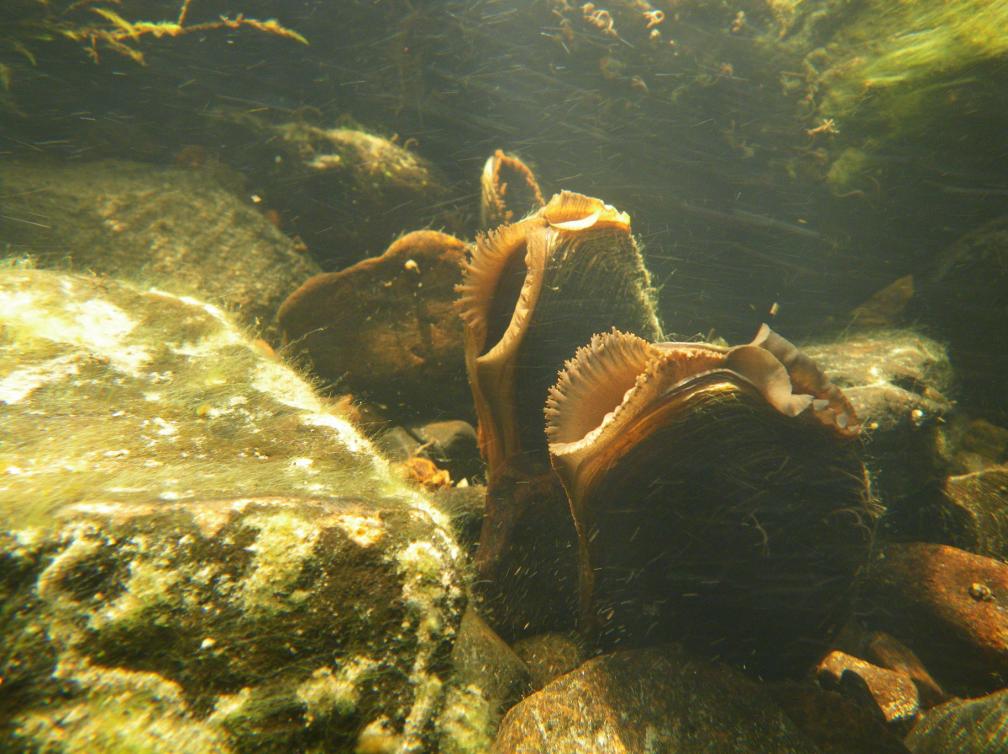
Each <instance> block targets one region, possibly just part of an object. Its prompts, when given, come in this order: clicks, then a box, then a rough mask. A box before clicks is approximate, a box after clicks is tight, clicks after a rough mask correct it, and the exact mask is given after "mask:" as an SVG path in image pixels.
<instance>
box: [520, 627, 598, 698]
mask: <svg viewBox="0 0 1008 754" xmlns="http://www.w3.org/2000/svg"><path fill="white" fill-rule="evenodd" d="M511 648H512V649H513V650H514V652H515V654H516V655H518V656H519V657H520V658H522V660H524V661H525V664H526V665H527V666H528V669H529V672H530V673H531V675H532V688H534V689H536V690H537V691H538V690H539V689H541V688H542V687H543V686H545V685H546V684H547V683H549V682H550V681H552V680H553V679H554V678H556V677H557V676H561V675H563V674H564V673H569V672H570V671H572V670H574V668H576V667H577V666H578V665H580V664H581V662H582V661H583V660H584V652H583V651H582V649H581V645H580V643H579V642H578V641H577V640H576V639H575V638H574V637H573V636H572V635H570V634H561V633H545V634H536V635H535V636H527V637H525V638H523V639H518V641H516V642H515V643H514V644H512V645H511Z"/></svg>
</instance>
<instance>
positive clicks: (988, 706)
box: [906, 689, 1008, 754]
mask: <svg viewBox="0 0 1008 754" xmlns="http://www.w3.org/2000/svg"><path fill="white" fill-rule="evenodd" d="M906 745H907V748H908V749H910V751H912V752H913V753H914V754H949V752H956V754H1000V752H1004V751H1006V750H1008V689H1005V690H1003V691H999V692H997V693H995V694H990V695H988V696H984V697H981V698H979V699H953V700H952V701H950V702H946V703H945V704H943V705H941V706H940V707H935V708H934V709H933V710H930V711H929V712H928V713H927V714H925V715H924V716H923V717H922V718H921V719H920V721H919V722H918V723H917V725H916V726H914V729H913V730H912V731H910V735H908V736H907V738H906Z"/></svg>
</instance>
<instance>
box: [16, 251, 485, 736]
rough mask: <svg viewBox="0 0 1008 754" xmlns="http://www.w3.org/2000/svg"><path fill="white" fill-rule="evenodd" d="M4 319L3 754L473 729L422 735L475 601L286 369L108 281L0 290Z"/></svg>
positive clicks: (358, 448) (27, 275)
mask: <svg viewBox="0 0 1008 754" xmlns="http://www.w3.org/2000/svg"><path fill="white" fill-rule="evenodd" d="M0 323H2V328H0V415H2V419H0V422H2V424H3V426H4V432H3V436H2V438H0V469H2V470H3V471H2V473H0V501H2V503H0V597H2V603H3V606H4V607H3V610H2V611H0V631H2V635H3V651H2V652H0V676H2V678H3V684H2V686H0V696H2V707H3V709H4V715H3V717H2V720H0V748H2V749H3V750H5V751H21V750H42V751H47V752H84V751H87V752H100V751H131V752H155V751H169V750H170V751H178V752H185V753H186V754H188V753H189V752H193V754H202V753H203V752H229V751H230V752H246V751H256V752H281V751H283V752H288V751H294V750H298V751H313V752H325V751H352V750H354V749H355V747H359V748H358V750H360V751H389V752H391V751H401V752H407V751H410V752H418V751H429V750H431V747H432V746H433V742H434V741H436V740H442V741H444V740H447V741H449V742H450V741H453V740H454V739H453V738H452V736H453V735H454V733H453V731H457V730H462V729H464V725H463V723H465V722H467V720H466V718H465V715H466V714H468V712H469V708H467V707H461V708H458V707H456V708H455V717H454V718H453V720H455V722H456V723H457V725H456V727H455V728H453V729H452V730H449V731H441V730H439V729H438V725H437V723H436V720H437V719H438V715H439V711H440V710H441V707H442V705H443V701H444V698H445V696H446V694H448V692H449V689H450V685H449V683H448V674H449V671H450V666H449V654H450V650H451V646H452V642H453V638H454V635H455V633H456V630H457V626H458V623H459V620H460V616H461V611H462V607H463V604H464V601H465V600H464V592H463V589H462V582H461V576H460V561H461V553H460V550H459V548H458V546H457V545H456V543H455V541H454V539H453V537H452V535H451V534H450V530H449V522H448V518H447V517H446V516H445V515H443V514H441V513H440V512H439V511H438V510H437V509H436V508H435V507H434V506H433V505H431V503H430V502H429V500H428V499H427V498H425V497H424V496H423V495H421V494H420V493H419V492H417V491H414V490H413V489H411V488H408V487H406V486H404V485H403V483H401V482H399V481H396V480H395V479H394V478H393V477H392V476H391V475H390V474H389V471H388V466H387V463H386V462H385V461H384V460H382V459H381V458H380V457H379V456H378V455H377V454H376V453H375V451H374V449H373V447H372V446H371V445H370V443H369V442H368V441H367V440H365V439H364V438H363V437H362V436H361V435H360V434H358V432H357V430H356V429H355V428H354V427H353V426H352V425H351V424H350V423H348V422H347V421H346V420H345V419H343V418H342V417H341V416H339V415H338V414H336V413H333V412H331V411H330V410H329V409H328V407H327V406H326V405H325V404H324V403H322V402H321V401H320V400H319V399H318V398H316V397H315V395H314V394H313V392H312V391H311V389H310V388H309V386H308V385H307V384H306V383H305V382H303V381H302V380H301V379H300V378H299V377H298V376H297V375H296V374H295V373H293V372H292V371H291V370H289V369H288V368H286V367H284V366H282V365H281V364H279V363H277V362H275V361H273V360H271V359H270V358H268V357H267V356H265V355H263V354H262V353H261V352H260V351H259V350H257V349H256V348H255V347H254V346H253V345H252V344H251V343H249V342H248V341H247V340H246V339H245V337H244V336H243V335H242V333H241V332H240V331H238V330H237V329H236V328H235V327H234V326H233V325H231V324H230V323H229V321H228V319H227V318H226V317H225V316H224V315H223V314H222V313H221V312H220V311H219V310H217V309H215V308H214V307H212V306H210V305H207V304H203V303H201V302H198V301H195V300H192V299H188V298H180V297H178V296H175V295H172V294H167V293H163V292H160V291H156V290H141V289H139V288H136V287H131V286H129V285H126V284H123V283H119V282H115V281H110V280H102V279H95V278H89V277H83V276H75V275H68V274H58V273H54V272H48V271H39V270H24V269H6V270H3V271H2V272H0ZM460 716H461V718H460ZM460 720H461V722H459V721H460ZM368 747H370V748H368Z"/></svg>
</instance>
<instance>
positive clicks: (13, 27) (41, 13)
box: [0, 0, 308, 90]
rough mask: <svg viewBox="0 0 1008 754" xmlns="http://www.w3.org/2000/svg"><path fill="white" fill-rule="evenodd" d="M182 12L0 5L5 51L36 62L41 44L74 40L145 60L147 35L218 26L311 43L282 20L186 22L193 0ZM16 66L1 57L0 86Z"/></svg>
mask: <svg viewBox="0 0 1008 754" xmlns="http://www.w3.org/2000/svg"><path fill="white" fill-rule="evenodd" d="M180 3H181V4H180V6H179V12H178V15H177V16H176V17H175V18H174V19H173V20H160V21H146V20H136V21H131V20H129V19H128V18H127V17H126V15H124V13H121V12H120V11H119V10H117V9H114V8H113V7H112V6H120V5H121V0H11V1H9V2H4V3H3V6H2V9H0V29H2V30H3V31H2V32H0V56H7V55H10V54H12V53H13V54H14V55H16V56H19V57H21V58H24V59H25V60H27V61H28V62H29V63H31V64H32V65H33V66H34V65H36V63H37V59H36V54H35V52H34V50H35V48H36V47H37V45H38V44H39V43H48V42H53V41H55V40H58V39H69V40H72V41H74V42H77V43H79V44H80V45H81V47H82V49H83V50H84V52H85V54H86V55H87V56H88V57H89V58H91V59H92V60H93V61H94V62H96V63H97V62H99V60H100V57H101V51H102V50H105V49H107V50H111V51H112V52H115V53H117V54H119V55H122V56H124V57H127V58H129V59H130V60H132V61H134V62H135V63H138V64H139V65H145V64H146V60H145V58H144V53H143V51H142V50H141V49H140V44H141V42H143V41H144V39H145V38H154V39H161V38H163V37H180V36H183V35H186V34H192V33H194V32H205V31H213V30H217V29H242V28H250V29H256V30H257V31H261V32H264V33H267V34H273V35H275V36H279V37H283V38H285V39H293V40H295V41H297V42H301V43H302V44H308V40H307V39H305V38H304V37H303V36H302V35H301V34H299V33H298V32H296V31H294V30H292V29H288V28H287V27H285V26H283V25H281V24H280V23H279V22H278V21H277V20H276V19H267V20H265V21H261V20H259V19H255V18H246V17H245V16H244V15H243V14H241V13H239V14H237V15H235V16H220V17H218V18H217V19H214V20H211V21H202V22H199V23H187V21H188V16H189V8H190V5H191V4H192V0H180ZM11 79H12V67H11V65H10V64H9V63H5V62H0V86H2V87H3V89H5V90H7V89H10V87H11Z"/></svg>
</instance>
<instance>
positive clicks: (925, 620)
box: [860, 543, 1008, 693]
mask: <svg viewBox="0 0 1008 754" xmlns="http://www.w3.org/2000/svg"><path fill="white" fill-rule="evenodd" d="M860 599H861V611H862V612H863V613H865V617H866V620H868V621H869V622H870V623H871V624H872V625H874V626H877V627H879V628H881V629H883V630H885V631H887V632H889V633H891V634H892V635H893V636H895V637H896V638H898V639H899V640H900V641H902V642H904V643H906V644H907V645H908V646H909V647H910V648H912V649H913V651H914V652H915V653H916V654H917V655H918V656H919V657H920V658H921V660H922V661H923V662H924V663H925V665H926V667H927V668H928V670H929V671H931V672H932V673H933V674H934V676H935V678H936V679H938V681H939V682H941V684H942V686H944V687H945V688H947V689H950V690H952V691H954V692H957V693H978V692H979V693H982V692H983V691H986V690H991V689H996V688H1000V687H1001V686H1002V685H1004V682H1005V678H1006V677H1008V610H1006V609H1005V605H1008V565H1006V564H1005V563H1004V562H1002V561H999V560H994V559H993V558H986V557H983V556H980V555H975V554H973V553H969V552H966V551H965V550H960V549H958V548H955V547H949V546H947V545H933V544H924V543H910V544H892V545H888V546H886V547H885V548H883V549H882V550H881V551H880V552H879V553H878V555H877V556H876V557H875V559H874V560H873V561H872V563H871V565H870V567H869V568H868V571H867V574H866V576H865V579H864V582H863V585H862V591H861V597H860Z"/></svg>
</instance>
